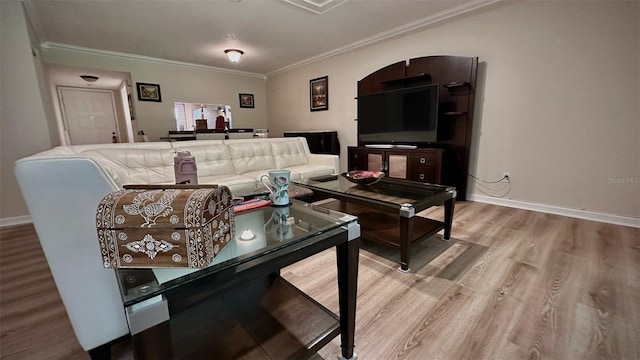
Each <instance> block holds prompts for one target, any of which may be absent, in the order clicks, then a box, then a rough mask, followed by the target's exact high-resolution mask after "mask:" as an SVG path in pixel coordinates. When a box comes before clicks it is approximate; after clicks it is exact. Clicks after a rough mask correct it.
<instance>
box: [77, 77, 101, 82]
mask: <svg viewBox="0 0 640 360" xmlns="http://www.w3.org/2000/svg"><path fill="white" fill-rule="evenodd" d="M80 77H81V78H82V80H84V81H86V82H96V81H98V79H100V78H99V77H97V76H95V75H80Z"/></svg>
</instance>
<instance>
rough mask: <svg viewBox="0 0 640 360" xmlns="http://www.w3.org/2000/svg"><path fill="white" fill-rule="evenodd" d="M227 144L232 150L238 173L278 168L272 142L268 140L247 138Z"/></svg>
mask: <svg viewBox="0 0 640 360" xmlns="http://www.w3.org/2000/svg"><path fill="white" fill-rule="evenodd" d="M238 141H241V140H238ZM227 146H228V147H229V151H230V152H231V161H232V162H233V167H234V169H235V172H236V174H244V173H247V172H250V171H258V170H269V169H275V168H276V164H275V161H274V159H273V155H272V153H271V144H269V143H268V142H262V141H253V140H245V141H242V142H234V143H233V144H228V145H227Z"/></svg>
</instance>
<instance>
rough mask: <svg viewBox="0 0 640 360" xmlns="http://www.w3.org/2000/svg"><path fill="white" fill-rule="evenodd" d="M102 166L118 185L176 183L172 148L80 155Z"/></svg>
mask: <svg viewBox="0 0 640 360" xmlns="http://www.w3.org/2000/svg"><path fill="white" fill-rule="evenodd" d="M81 155H83V156H86V157H88V158H90V159H92V160H94V161H96V162H98V163H99V164H100V166H101V167H102V168H103V169H105V171H107V172H108V173H109V174H110V175H111V176H113V177H114V180H115V181H116V183H117V184H118V185H125V184H173V183H175V174H174V170H173V158H174V157H175V150H173V149H170V148H169V149H95V150H86V151H83V152H82V153H81Z"/></svg>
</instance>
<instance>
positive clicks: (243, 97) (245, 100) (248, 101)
mask: <svg viewBox="0 0 640 360" xmlns="http://www.w3.org/2000/svg"><path fill="white" fill-rule="evenodd" d="M239 96H240V107H241V108H252V107H254V104H253V94H239Z"/></svg>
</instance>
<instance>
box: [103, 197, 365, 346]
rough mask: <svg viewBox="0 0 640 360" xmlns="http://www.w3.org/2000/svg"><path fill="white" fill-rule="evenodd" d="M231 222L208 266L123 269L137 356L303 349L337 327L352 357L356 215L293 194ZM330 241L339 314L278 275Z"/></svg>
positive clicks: (122, 285) (122, 281)
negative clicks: (284, 202) (286, 201)
mask: <svg viewBox="0 0 640 360" xmlns="http://www.w3.org/2000/svg"><path fill="white" fill-rule="evenodd" d="M283 212H285V213H286V219H287V220H286V222H281V221H278V219H281V214H282V213H283ZM235 227H236V237H235V238H234V239H233V240H232V241H231V242H230V243H229V244H228V245H227V246H226V247H225V248H224V249H223V250H222V251H221V252H220V253H219V254H218V255H217V257H216V258H215V261H214V263H213V264H212V265H211V266H209V267H207V268H204V269H192V270H189V269H167V268H165V269H117V271H116V275H117V278H118V280H119V282H120V288H121V292H122V298H123V302H124V306H125V311H126V313H127V319H128V321H129V329H130V332H131V335H132V342H133V345H134V351H135V354H136V358H144V359H193V358H209V359H215V358H224V359H306V358H309V357H310V356H312V355H313V354H315V353H316V352H317V351H318V350H319V349H320V348H322V347H323V346H324V345H326V344H327V343H328V342H329V341H331V339H333V338H334V337H336V336H337V335H338V334H340V337H341V342H342V354H341V356H342V358H343V359H351V358H354V356H355V354H354V352H353V349H354V334H355V314H356V294H357V278H358V251H359V239H360V238H359V236H360V227H359V225H358V222H357V218H355V217H354V216H351V215H347V214H343V213H339V212H337V211H327V210H326V209H318V208H314V207H313V206H311V205H310V204H307V203H304V202H301V201H299V200H292V204H291V205H290V206H288V207H284V208H283V207H271V206H266V207H263V208H258V209H254V210H249V211H247V212H243V213H242V214H239V215H237V216H236V218H235ZM247 230H251V232H252V233H253V234H254V237H253V238H247V239H242V238H241V237H242V234H243V233H246V231H247ZM331 247H335V248H336V254H337V258H336V262H337V267H338V301H339V310H340V313H339V315H336V314H333V312H331V311H330V310H328V309H326V308H325V307H323V306H322V305H320V304H319V303H318V302H317V301H315V300H314V299H312V298H311V297H310V296H308V295H307V294H305V293H303V292H302V291H301V290H299V289H297V288H296V287H295V286H293V285H292V284H291V283H289V282H287V281H286V280H285V279H283V278H282V277H280V276H279V271H280V269H281V268H283V267H285V266H288V265H290V264H292V263H294V262H297V261H299V260H302V259H305V258H307V257H309V256H311V255H313V254H316V253H318V252H321V251H324V250H325V249H329V248H331ZM105 271H106V270H105Z"/></svg>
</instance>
